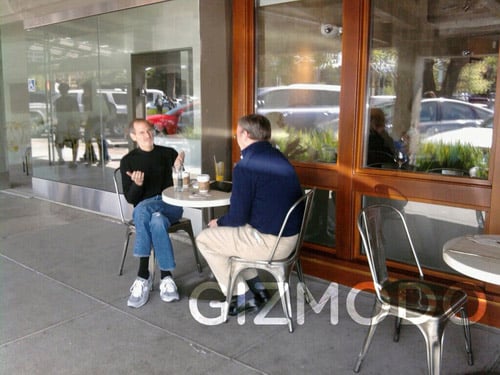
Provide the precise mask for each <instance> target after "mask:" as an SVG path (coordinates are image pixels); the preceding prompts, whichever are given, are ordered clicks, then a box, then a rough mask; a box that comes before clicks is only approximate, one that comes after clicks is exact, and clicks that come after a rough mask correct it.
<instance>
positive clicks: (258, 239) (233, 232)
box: [196, 225, 297, 295]
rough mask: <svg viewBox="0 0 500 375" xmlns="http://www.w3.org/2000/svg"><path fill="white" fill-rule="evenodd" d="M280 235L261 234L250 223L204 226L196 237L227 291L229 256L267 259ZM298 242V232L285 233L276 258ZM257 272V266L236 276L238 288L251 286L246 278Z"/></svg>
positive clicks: (280, 256)
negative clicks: (205, 227)
mask: <svg viewBox="0 0 500 375" xmlns="http://www.w3.org/2000/svg"><path fill="white" fill-rule="evenodd" d="M276 239H277V236H274V235H271V234H262V233H260V232H259V231H257V230H256V229H254V228H253V227H251V226H250V225H245V226H242V227H216V228H207V229H205V230H203V231H202V232H201V233H200V234H199V235H198V236H197V238H196V244H197V245H198V249H199V250H200V252H201V254H202V255H203V257H204V258H205V259H206V261H207V263H208V265H209V267H210V269H211V270H212V272H213V273H214V276H215V278H216V279H217V281H218V282H219V286H220V288H221V290H222V293H224V295H225V294H226V293H227V287H228V281H229V258H230V257H233V256H236V257H240V258H244V259H249V260H267V259H268V258H269V255H270V253H271V250H272V248H273V246H274V243H275V242H276ZM296 242H297V235H295V236H290V237H282V238H281V240H280V244H279V246H278V248H277V250H276V253H275V256H274V257H275V259H283V258H286V257H287V256H288V255H289V254H290V253H291V252H292V250H293V248H294V246H295V244H296ZM256 276H257V270H256V269H248V270H245V271H243V272H242V273H240V276H239V277H238V279H237V280H236V284H235V285H236V288H234V294H236V293H237V292H240V291H243V290H245V292H246V291H247V290H248V286H247V284H246V282H245V281H244V280H249V279H252V278H254V277H256Z"/></svg>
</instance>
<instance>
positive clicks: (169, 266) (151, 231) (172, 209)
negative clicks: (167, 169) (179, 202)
mask: <svg viewBox="0 0 500 375" xmlns="http://www.w3.org/2000/svg"><path fill="white" fill-rule="evenodd" d="M182 212H183V209H182V207H177V206H171V205H169V204H167V203H165V202H163V201H162V199H161V195H157V196H155V197H151V198H147V199H144V200H143V201H142V202H140V203H139V204H138V205H137V206H135V208H134V212H133V215H132V217H133V219H134V223H135V229H136V233H135V245H134V256H136V257H147V256H149V255H150V254H151V247H153V248H154V250H155V257H156V261H157V263H158V267H159V268H160V270H163V271H170V270H173V269H174V268H175V259H174V251H173V249H172V241H170V236H169V235H168V228H169V227H170V225H171V224H172V223H176V222H177V221H179V219H180V218H181V217H182Z"/></svg>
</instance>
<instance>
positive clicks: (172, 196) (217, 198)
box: [161, 186, 231, 221]
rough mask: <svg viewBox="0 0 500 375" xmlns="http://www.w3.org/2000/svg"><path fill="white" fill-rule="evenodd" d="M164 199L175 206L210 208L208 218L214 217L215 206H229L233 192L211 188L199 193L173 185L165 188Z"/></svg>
mask: <svg viewBox="0 0 500 375" xmlns="http://www.w3.org/2000/svg"><path fill="white" fill-rule="evenodd" d="M161 196H162V199H163V201H164V202H166V203H169V204H171V205H174V206H180V207H191V208H208V220H209V221H210V220H211V219H212V218H213V217H214V212H213V210H214V207H223V206H229V202H230V200H231V193H226V192H224V191H219V190H210V191H209V192H208V193H203V194H201V193H198V192H197V191H196V190H194V189H191V188H187V189H186V188H185V189H184V190H183V191H175V188H174V187H173V186H170V187H168V188H166V189H165V190H163V192H162V194H161Z"/></svg>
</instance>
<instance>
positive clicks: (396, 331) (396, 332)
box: [392, 317, 401, 342]
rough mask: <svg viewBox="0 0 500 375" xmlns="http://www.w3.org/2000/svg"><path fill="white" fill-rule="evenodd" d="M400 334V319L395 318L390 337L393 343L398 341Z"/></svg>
mask: <svg viewBox="0 0 500 375" xmlns="http://www.w3.org/2000/svg"><path fill="white" fill-rule="evenodd" d="M400 332H401V318H400V317H396V320H395V321H394V336H393V337H392V340H393V341H394V342H398V341H399V333H400Z"/></svg>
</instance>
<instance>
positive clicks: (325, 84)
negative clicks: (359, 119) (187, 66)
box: [255, 0, 342, 163]
mask: <svg viewBox="0 0 500 375" xmlns="http://www.w3.org/2000/svg"><path fill="white" fill-rule="evenodd" d="M258 3H259V6H258V8H257V18H256V40H257V56H258V60H257V61H256V64H257V77H256V79H257V81H256V87H257V88H256V90H255V91H256V100H255V103H256V111H257V112H258V113H261V114H264V115H265V116H267V117H268V118H269V119H270V121H271V124H272V132H273V139H272V141H273V142H274V143H275V144H276V146H277V147H278V148H279V149H280V150H281V151H282V152H283V153H284V154H285V155H286V156H287V157H288V158H290V159H293V160H301V161H315V162H323V163H335V162H336V160H337V147H338V119H339V110H340V105H339V97H340V72H341V66H342V49H341V48H342V1H341V0H337V1H327V0H323V1H321V0H320V1H314V2H309V1H305V0H301V1H292V2H279V3H274V4H271V5H268V4H269V2H267V1H261V2H258Z"/></svg>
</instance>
